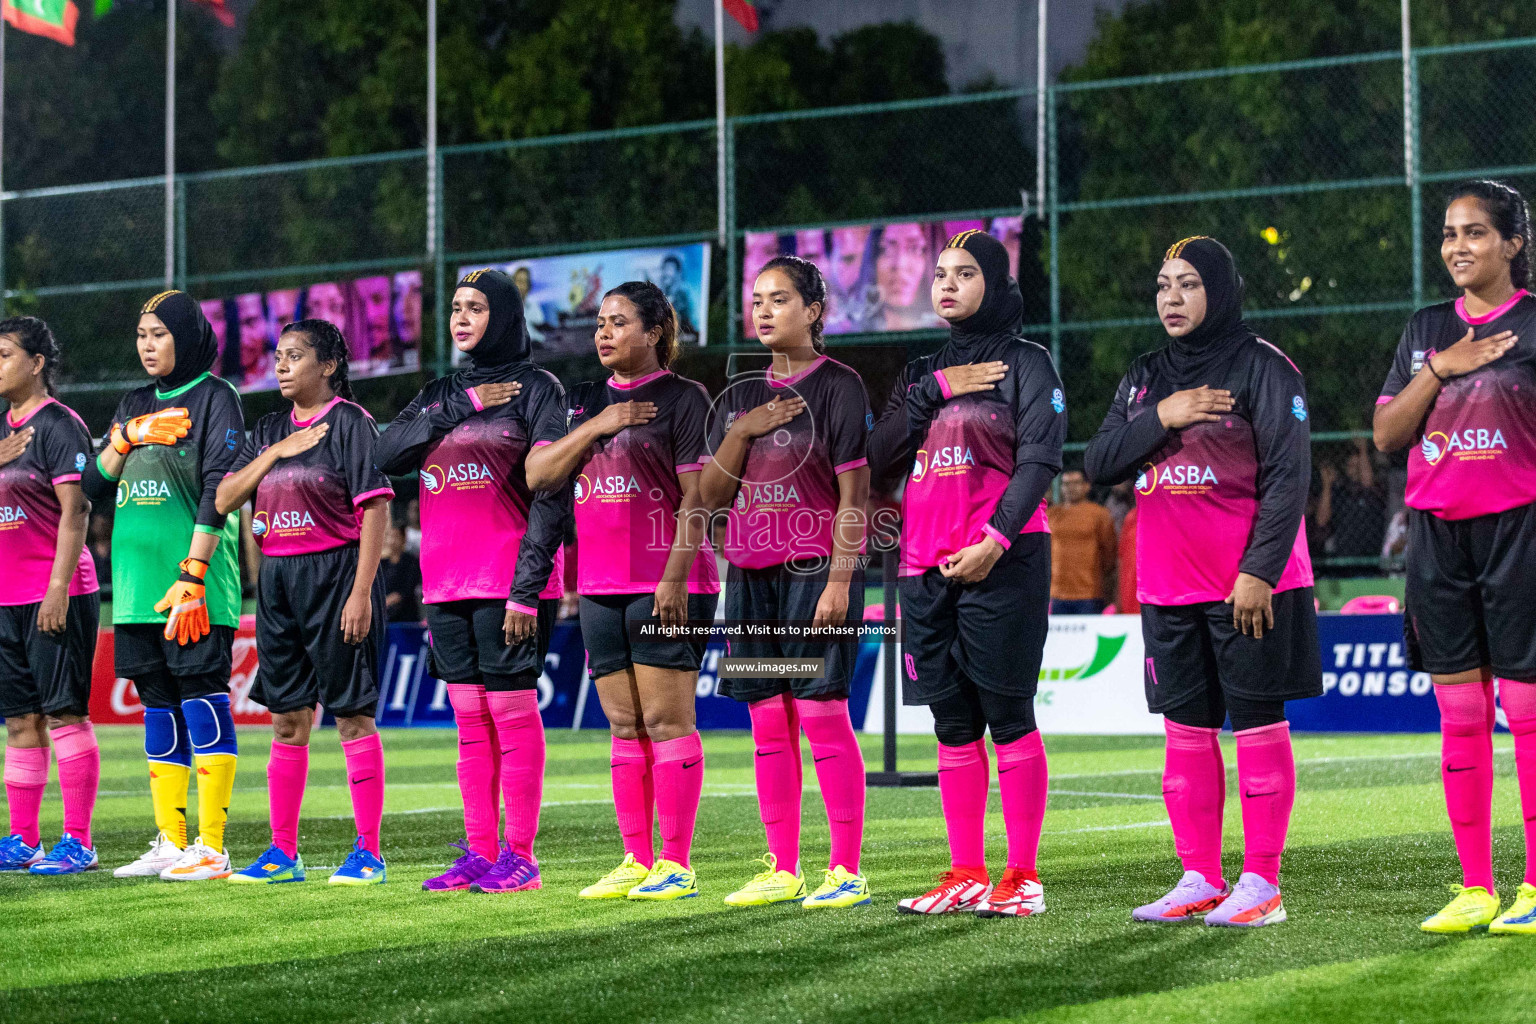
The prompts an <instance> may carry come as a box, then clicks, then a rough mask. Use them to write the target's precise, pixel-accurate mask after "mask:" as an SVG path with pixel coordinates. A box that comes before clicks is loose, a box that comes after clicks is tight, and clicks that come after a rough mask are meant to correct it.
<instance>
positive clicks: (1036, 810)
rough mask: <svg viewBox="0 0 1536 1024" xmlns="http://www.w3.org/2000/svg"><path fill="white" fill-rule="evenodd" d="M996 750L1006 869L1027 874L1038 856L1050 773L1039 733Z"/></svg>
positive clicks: (998, 744) (1003, 744) (1021, 738)
mask: <svg viewBox="0 0 1536 1024" xmlns="http://www.w3.org/2000/svg"><path fill="white" fill-rule="evenodd" d="M993 746H995V747H996V748H997V788H998V790H999V791H1001V793H1002V797H1003V827H1004V828H1005V829H1006V830H1007V833H1008V866H1009V867H1010V868H1019V869H1021V870H1023V871H1027V872H1029V873H1030V874H1034V872H1035V856H1036V855H1037V854H1038V853H1039V852H1040V829H1041V827H1042V826H1043V825H1044V824H1045V799H1046V786H1047V785H1048V784H1049V783H1050V769H1049V768H1048V767H1047V766H1046V763H1045V743H1044V742H1043V741H1042V740H1041V739H1040V733H1039V731H1038V730H1037V731H1035V732H1032V733H1029V734H1028V735H1025V736H1020V737H1019V738H1018V739H1016V740H1014V741H1013V742H1012V743H996V744H993Z"/></svg>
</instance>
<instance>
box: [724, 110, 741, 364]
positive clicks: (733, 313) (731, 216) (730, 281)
mask: <svg viewBox="0 0 1536 1024" xmlns="http://www.w3.org/2000/svg"><path fill="white" fill-rule="evenodd" d="M725 143H726V150H725V198H726V204H725V317H726V326H725V343H726V344H727V345H735V344H738V342H739V339H740V337H741V335H740V334H738V333H736V332H737V331H739V330H740V327H739V326H738V324H737V320H738V318H739V317H740V315H741V310H740V309H738V308H737V302H738V298H737V297H738V296H739V295H740V294H741V293H740V292H739V291H738V290H737V289H738V288H740V287H741V283H740V282H739V281H738V280H737V272H738V268H737V266H736V126H735V125H733V124H731V123H730V122H729V121H727V122H726V124H725Z"/></svg>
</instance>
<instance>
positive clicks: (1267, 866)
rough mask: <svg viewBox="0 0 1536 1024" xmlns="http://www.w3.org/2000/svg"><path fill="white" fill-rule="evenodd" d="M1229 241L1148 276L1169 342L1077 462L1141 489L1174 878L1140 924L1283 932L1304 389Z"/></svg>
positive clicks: (1154, 689) (1317, 668)
mask: <svg viewBox="0 0 1536 1024" xmlns="http://www.w3.org/2000/svg"><path fill="white" fill-rule="evenodd" d="M1242 298H1243V279H1242V277H1241V276H1240V275H1239V274H1238V272H1237V265H1236V264H1235V263H1234V262H1233V260H1232V254H1231V253H1229V252H1228V251H1227V249H1226V247H1225V246H1224V245H1222V244H1221V243H1220V242H1218V241H1216V240H1215V239H1213V238H1205V237H1195V238H1186V239H1184V240H1183V241H1181V242H1179V243H1177V244H1176V245H1174V246H1173V247H1172V248H1170V249H1169V250H1168V253H1167V256H1166V257H1165V259H1164V262H1163V265H1162V268H1161V269H1160V270H1159V271H1158V275H1157V312H1158V317H1159V319H1161V320H1162V322H1163V328H1164V329H1165V330H1166V331H1167V332H1168V335H1169V337H1170V338H1172V341H1171V342H1170V344H1168V345H1167V346H1166V347H1164V348H1161V349H1158V350H1157V351H1156V352H1152V353H1149V354H1147V355H1144V356H1141V357H1139V358H1137V359H1136V360H1135V361H1134V362H1133V363H1132V364H1131V368H1130V370H1129V371H1128V372H1127V373H1126V375H1125V377H1124V378H1123V379H1122V380H1121V381H1120V386H1119V388H1118V389H1117V390H1116V391H1115V398H1114V401H1113V402H1112V403H1111V405H1110V407H1109V414H1108V415H1107V416H1105V418H1104V423H1103V425H1102V426H1100V427H1099V432H1098V434H1096V435H1095V436H1094V438H1093V440H1092V441H1091V442H1090V443H1089V445H1088V450H1087V452H1086V454H1085V456H1084V459H1085V464H1086V467H1087V472H1088V476H1089V478H1090V479H1092V480H1093V481H1095V482H1096V483H1105V484H1114V483H1119V482H1120V481H1121V480H1126V479H1132V478H1134V479H1135V481H1136V490H1137V493H1138V498H1137V510H1138V511H1137V515H1138V517H1139V518H1138V520H1137V527H1136V589H1137V599H1138V600H1139V601H1140V602H1141V624H1142V634H1143V636H1144V637H1145V639H1146V648H1147V662H1146V691H1147V708H1148V710H1150V711H1152V712H1153V713H1154V714H1161V715H1163V727H1164V730H1165V731H1166V733H1167V757H1166V762H1165V764H1164V767H1163V799H1164V802H1165V803H1166V804H1167V806H1168V818H1169V821H1171V822H1172V824H1173V837H1174V846H1175V848H1176V849H1177V850H1178V854H1179V858H1180V859H1181V860H1182V861H1183V866H1184V876H1183V878H1182V879H1180V881H1179V884H1178V885H1177V886H1175V887H1174V888H1173V890H1172V891H1171V892H1169V893H1168V894H1167V895H1165V896H1164V897H1163V898H1162V899H1159V900H1157V901H1155V902H1153V903H1149V904H1147V905H1146V906H1143V907H1138V908H1137V909H1136V910H1135V911H1134V912H1133V913H1132V915H1131V916H1132V917H1133V918H1134V919H1135V920H1137V921H1150V922H1166V921H1189V920H1191V919H1194V918H1198V917H1202V916H1203V917H1204V918H1205V923H1206V924H1209V925H1228V926H1234V927H1257V926H1260V925H1267V924H1276V923H1278V922H1281V921H1284V920H1285V907H1284V905H1283V903H1282V902H1281V898H1280V888H1279V886H1280V855H1281V853H1282V851H1283V850H1284V849H1285V832H1286V828H1287V827H1288V826H1289V824H1290V820H1291V805H1292V804H1293V803H1294V802H1295V798H1296V765H1295V761H1294V760H1293V758H1292V755H1291V734H1290V726H1289V725H1288V724H1287V722H1286V720H1285V702H1286V701H1288V700H1296V699H1298V698H1301V697H1314V696H1317V695H1318V694H1320V693H1322V692H1323V689H1322V686H1323V683H1322V665H1321V659H1320V655H1319V652H1318V646H1317V615H1316V612H1315V611H1314V605H1313V601H1312V562H1311V559H1310V558H1309V557H1308V555H1307V538H1306V529H1305V526H1304V524H1303V522H1302V517H1303V514H1304V513H1305V511H1306V503H1307V487H1308V485H1309V483H1310V481H1311V473H1312V458H1311V448H1310V434H1309V431H1308V427H1307V415H1308V413H1307V402H1306V389H1305V386H1304V385H1303V382H1302V378H1301V373H1300V372H1299V371H1298V370H1297V369H1296V367H1295V365H1294V364H1292V363H1291V361H1290V360H1289V359H1287V358H1286V356H1285V354H1284V353H1282V352H1281V351H1280V350H1279V349H1278V348H1275V346H1273V345H1271V344H1270V343H1269V342H1267V341H1264V340H1262V339H1260V338H1257V337H1255V336H1254V334H1253V332H1251V331H1250V330H1248V327H1247V325H1246V324H1244V323H1243V313H1242ZM1228 716H1230V717H1231V719H1232V731H1233V734H1234V738H1235V739H1236V741H1237V779H1238V786H1239V787H1240V790H1241V794H1242V808H1243V843H1244V858H1243V872H1242V874H1241V875H1240V876H1239V877H1238V881H1237V885H1236V886H1233V887H1229V886H1228V885H1227V884H1226V882H1225V880H1224V878H1223V875H1222V867H1221V818H1222V805H1223V803H1224V801H1225V799H1226V778H1227V776H1226V768H1225V766H1224V764H1223V762H1222V756H1221V746H1220V744H1219V743H1218V737H1219V736H1220V735H1221V728H1222V724H1223V722H1225V721H1226V719H1227V718H1228Z"/></svg>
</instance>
